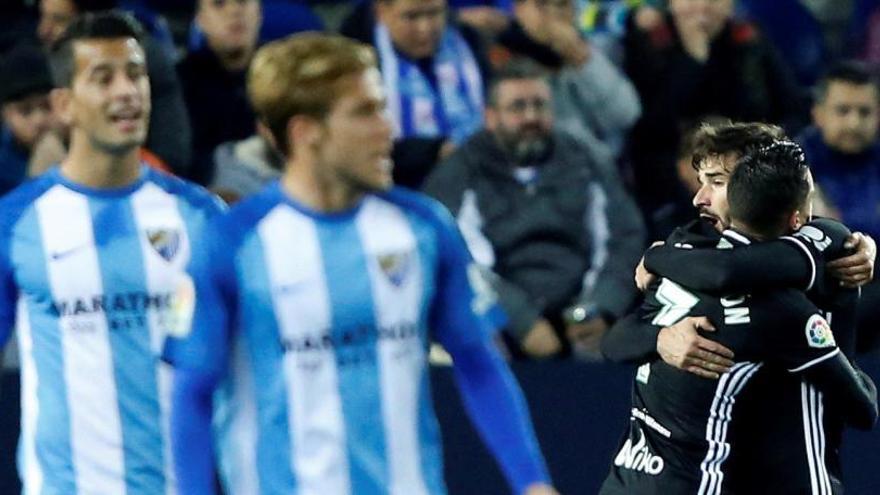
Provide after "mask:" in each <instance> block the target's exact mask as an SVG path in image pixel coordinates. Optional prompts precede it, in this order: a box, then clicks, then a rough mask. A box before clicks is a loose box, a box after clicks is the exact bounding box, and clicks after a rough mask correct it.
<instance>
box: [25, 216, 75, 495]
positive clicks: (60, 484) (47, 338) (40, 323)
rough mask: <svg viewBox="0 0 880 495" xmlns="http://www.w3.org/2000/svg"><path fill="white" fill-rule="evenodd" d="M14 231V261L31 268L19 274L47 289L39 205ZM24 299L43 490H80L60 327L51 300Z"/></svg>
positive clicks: (44, 492) (52, 491) (63, 491)
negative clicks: (71, 437)
mask: <svg viewBox="0 0 880 495" xmlns="http://www.w3.org/2000/svg"><path fill="white" fill-rule="evenodd" d="M16 230H17V232H16V233H15V239H21V240H26V244H25V243H24V242H21V243H19V242H16V243H14V244H13V245H12V249H11V255H12V262H13V265H14V266H18V267H22V270H26V271H27V273H18V274H17V275H18V277H19V278H21V277H28V278H29V279H31V280H33V282H34V283H35V284H37V285H39V286H42V287H49V275H48V272H47V271H46V258H45V254H44V252H43V250H42V249H35V246H42V245H43V239H42V235H41V233H40V223H39V219H38V217H37V213H36V209H34V208H30V209H28V211H27V213H25V214H24V215H23V216H22V218H21V220H20V221H19V223H18V225H17V227H16ZM25 297H27V298H28V299H27V309H28V320H29V323H30V329H31V330H30V333H31V339H32V341H33V349H34V352H33V356H34V357H33V359H34V364H35V367H36V372H37V377H36V379H37V403H38V407H39V411H38V416H37V420H36V422H37V424H36V431H35V433H34V436H35V438H34V442H35V444H36V457H37V461H38V462H39V463H40V465H41V468H40V469H41V471H42V473H43V490H42V493H43V494H50V493H76V477H75V474H74V468H73V454H72V451H71V447H70V413H69V411H68V409H67V403H68V398H67V387H66V386H65V382H64V353H63V352H62V347H61V329H60V328H59V325H58V320H57V319H56V318H55V317H54V316H53V313H52V311H51V310H50V309H48V307H47V306H50V305H51V304H52V301H51V300H40V298H34V297H33V296H31V295H26V296H25ZM24 440H25V441H27V439H24ZM20 453H21V452H20ZM22 474H24V473H22Z"/></svg>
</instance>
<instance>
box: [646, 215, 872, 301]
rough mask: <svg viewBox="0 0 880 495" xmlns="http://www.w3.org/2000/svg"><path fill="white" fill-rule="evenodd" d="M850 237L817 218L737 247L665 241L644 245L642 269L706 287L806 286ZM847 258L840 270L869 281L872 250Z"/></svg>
mask: <svg viewBox="0 0 880 495" xmlns="http://www.w3.org/2000/svg"><path fill="white" fill-rule="evenodd" d="M858 239H861V240H862V241H861V243H860V244H859V248H858V249H859V250H860V251H865V250H870V249H871V244H870V243H869V242H868V241H866V240H864V238H863V237H859V238H858ZM850 241H852V239H851V237H850V232H849V229H847V228H846V227H845V226H844V225H842V224H840V223H839V222H836V221H833V220H829V219H816V220H814V221H812V222H810V223H808V224H807V225H805V226H804V227H802V228H801V230H800V231H799V232H797V233H796V234H794V235H792V236H786V237H783V238H781V239H777V240H773V241H768V242H762V243H756V244H752V245H749V246H743V247H739V248H736V249H714V248H696V249H692V248H690V247H689V246H687V245H684V244H681V243H677V244H674V243H668V242H667V243H666V244H664V245H661V246H654V247H652V248H651V249H649V250H648V252H647V253H646V254H645V268H646V269H647V270H648V271H649V272H651V273H655V274H657V275H660V276H665V277H669V278H672V279H674V280H677V281H679V282H681V283H682V284H683V285H686V286H688V287H692V288H694V289H696V290H701V291H707V292H715V293H717V292H719V291H725V292H751V291H753V290H755V289H756V288H762V287H767V286H772V287H795V288H802V289H808V288H810V287H812V286H813V285H814V284H815V283H816V280H817V278H819V279H821V277H823V276H824V272H825V260H826V259H833V258H837V257H839V256H840V254H841V253H842V252H843V251H844V250H845V249H846V246H847V245H850ZM846 259H847V260H849V261H847V262H846V267H847V268H846V269H845V270H844V271H843V272H841V273H844V274H846V275H845V276H847V277H850V276H851V277H854V278H858V279H859V280H860V281H862V282H864V283H866V281H868V280H870V277H871V275H870V273H872V272H873V254H872V255H871V257H870V260H869V259H868V257H867V255H859V256H856V257H855V258H853V256H848V257H847V258H846ZM829 267H833V265H829ZM835 276H842V275H838V274H835Z"/></svg>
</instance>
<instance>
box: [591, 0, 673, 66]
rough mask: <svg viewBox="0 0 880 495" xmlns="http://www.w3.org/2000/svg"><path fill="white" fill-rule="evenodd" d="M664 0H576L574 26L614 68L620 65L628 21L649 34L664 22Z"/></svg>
mask: <svg viewBox="0 0 880 495" xmlns="http://www.w3.org/2000/svg"><path fill="white" fill-rule="evenodd" d="M665 5H666V2H665V0H577V3H576V7H577V19H576V21H575V24H576V25H577V27H578V29H579V30H580V31H581V32H582V33H583V34H584V35H586V36H587V38H588V39H589V40H590V42H592V43H593V44H594V45H595V46H596V47H597V48H599V49H600V50H602V51H603V52H604V53H605V55H607V56H608V58H610V59H611V60H612V61H614V63H615V64H618V65H621V64H622V62H623V47H622V44H621V41H622V40H623V35H624V34H625V33H626V29H627V24H628V22H627V20H628V19H629V18H630V16H632V18H633V22H632V24H633V25H635V26H638V27H639V29H643V30H646V31H647V30H651V29H653V28H654V27H655V26H657V25H658V24H661V23H662V22H663V9H664V7H665Z"/></svg>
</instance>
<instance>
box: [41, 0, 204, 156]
mask: <svg viewBox="0 0 880 495" xmlns="http://www.w3.org/2000/svg"><path fill="white" fill-rule="evenodd" d="M117 6H118V2H117V1H116V0H39V7H40V21H39V25H38V27H37V34H38V35H39V37H40V39H41V40H42V41H43V43H44V44H45V45H46V46H48V45H50V44H51V43H53V42H54V41H55V40H57V39H58V38H59V37H60V36H61V33H63V32H64V30H65V29H66V28H67V26H68V25H69V24H70V23H71V22H72V21H73V19H75V18H76V16H78V15H80V14H82V13H84V12H95V11H100V10H108V9H113V8H116V7H117ZM144 51H145V52H146V55H147V70H148V71H149V77H150V98H151V101H152V110H151V117H150V128H149V133H148V136H147V143H146V148H147V149H149V150H150V151H152V152H153V153H155V154H156V155H158V156H159V157H160V158H161V159H162V160H163V161H164V162H165V163H167V164H168V165H170V166H171V168H172V169H173V170H174V171H175V172H178V173H181V172H183V171H185V170H186V169H187V167H189V164H190V156H191V149H190V146H191V142H190V139H191V134H190V122H189V119H188V118H187V114H186V110H185V107H184V103H183V94H182V92H181V88H180V82H179V81H178V79H177V76H176V75H175V72H174V63H173V61H172V60H171V58H170V57H169V55H168V52H167V51H166V50H165V49H164V48H163V47H162V46H161V45H160V44H159V43H157V42H156V41H155V40H153V39H152V38H149V37H148V38H147V40H146V41H145V43H144Z"/></svg>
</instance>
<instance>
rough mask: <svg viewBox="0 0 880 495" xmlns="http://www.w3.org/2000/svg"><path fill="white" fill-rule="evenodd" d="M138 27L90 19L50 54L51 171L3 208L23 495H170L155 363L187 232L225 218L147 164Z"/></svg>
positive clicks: (1, 257)
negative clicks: (65, 129) (59, 136)
mask: <svg viewBox="0 0 880 495" xmlns="http://www.w3.org/2000/svg"><path fill="white" fill-rule="evenodd" d="M140 39H141V30H140V28H139V26H138V25H137V23H136V22H135V21H134V20H133V19H132V18H130V17H129V16H126V15H123V14H119V13H102V14H86V15H84V16H81V17H79V18H78V19H77V20H76V21H74V22H73V23H72V24H71V25H70V26H69V27H68V29H67V30H66V31H65V32H64V34H63V35H62V36H61V37H60V38H59V39H58V40H57V41H56V43H55V44H54V45H53V50H52V52H51V54H50V63H51V67H52V70H53V73H54V76H55V79H56V83H57V86H58V87H57V88H56V89H55V90H53V92H52V93H51V98H52V104H53V107H54V108H55V109H56V110H57V111H58V113H59V116H60V118H61V119H62V120H63V121H64V123H65V124H66V125H68V126H69V127H70V129H71V134H70V151H69V154H68V156H67V157H66V158H65V159H64V160H63V161H62V162H61V164H60V165H59V166H58V167H54V168H52V169H50V170H49V171H48V172H46V173H45V174H44V175H42V176H40V177H39V178H37V179H35V180H33V181H31V182H28V183H26V184H24V185H22V186H20V187H19V188H18V189H16V190H15V191H13V192H11V193H10V194H9V195H8V196H6V197H5V198H4V200H3V201H2V202H0V218H2V223H0V323H2V325H0V342H5V341H6V339H7V338H8V337H9V334H10V332H11V330H12V328H13V326H14V327H15V330H16V332H17V336H18V342H19V350H20V356H21V381H22V386H21V389H22V390H21V397H22V428H21V431H22V434H21V443H20V450H19V454H20V463H19V467H20V474H21V478H22V481H23V484H24V493H58V494H61V493H63V494H72V495H74V494H80V493H81V494H94V493H108V494H111V493H112V494H117V493H150V494H153V493H171V492H173V491H175V490H176V488H175V483H174V477H173V476H172V474H171V465H172V463H171V457H170V453H171V451H170V442H169V441H168V417H169V416H168V412H169V409H170V404H169V398H170V391H171V369H170V367H168V366H167V365H165V364H163V363H162V362H161V361H159V359H158V356H159V354H160V353H161V351H162V348H163V346H164V344H165V335H166V329H167V324H168V317H169V310H170V303H171V296H172V294H173V292H174V289H175V288H176V286H177V284H178V278H179V277H180V276H181V273H182V272H183V269H184V267H185V266H186V263H187V261H188V260H189V254H190V240H189V239H190V235H189V234H190V233H191V232H194V231H196V230H198V229H200V228H201V226H202V224H203V223H204V222H205V220H206V218H207V217H209V216H213V215H214V214H216V213H217V212H218V211H219V209H220V206H219V205H218V203H216V201H215V199H214V198H213V197H212V196H210V195H209V194H208V193H207V192H206V191H204V190H203V189H201V188H199V187H197V186H194V185H191V184H187V183H185V182H183V181H180V180H178V179H175V178H173V177H169V176H165V175H162V174H160V173H158V172H155V171H153V170H152V169H150V168H148V167H147V166H146V165H145V164H143V163H142V162H141V161H140V159H139V148H140V146H141V145H142V144H143V142H144V139H145V138H146V134H147V126H148V122H149V115H150V85H149V80H148V77H147V72H146V65H145V60H144V51H143V49H142V47H141V44H140Z"/></svg>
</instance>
